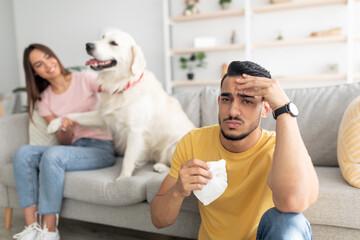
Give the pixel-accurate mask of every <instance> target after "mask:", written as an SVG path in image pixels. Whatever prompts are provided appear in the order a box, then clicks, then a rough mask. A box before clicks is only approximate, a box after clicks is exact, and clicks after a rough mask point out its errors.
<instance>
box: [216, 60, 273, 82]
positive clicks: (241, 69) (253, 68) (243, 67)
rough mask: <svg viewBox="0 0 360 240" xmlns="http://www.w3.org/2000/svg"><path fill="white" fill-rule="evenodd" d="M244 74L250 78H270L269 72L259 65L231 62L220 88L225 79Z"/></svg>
mask: <svg viewBox="0 0 360 240" xmlns="http://www.w3.org/2000/svg"><path fill="white" fill-rule="evenodd" d="M244 73H245V74H247V75H250V76H256V77H266V78H271V74H270V72H269V71H268V70H266V69H265V68H263V67H262V66H260V65H259V64H256V63H254V62H250V61H233V62H231V63H230V65H229V67H228V70H227V73H226V74H225V75H224V77H223V78H222V79H221V84H220V87H222V84H223V82H224V80H225V78H226V77H235V76H241V75H243V74H244Z"/></svg>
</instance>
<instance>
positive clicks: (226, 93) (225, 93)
mask: <svg viewBox="0 0 360 240" xmlns="http://www.w3.org/2000/svg"><path fill="white" fill-rule="evenodd" d="M220 96H222V97H231V96H232V93H229V92H223V93H221V94H220Z"/></svg>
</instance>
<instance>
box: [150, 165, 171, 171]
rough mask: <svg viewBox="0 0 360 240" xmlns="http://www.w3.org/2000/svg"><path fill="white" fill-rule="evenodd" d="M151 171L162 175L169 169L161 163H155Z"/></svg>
mask: <svg viewBox="0 0 360 240" xmlns="http://www.w3.org/2000/svg"><path fill="white" fill-rule="evenodd" d="M153 169H154V171H155V172H158V173H162V172H165V171H169V169H170V168H169V167H168V166H166V165H165V164H163V163H156V164H154V166H153Z"/></svg>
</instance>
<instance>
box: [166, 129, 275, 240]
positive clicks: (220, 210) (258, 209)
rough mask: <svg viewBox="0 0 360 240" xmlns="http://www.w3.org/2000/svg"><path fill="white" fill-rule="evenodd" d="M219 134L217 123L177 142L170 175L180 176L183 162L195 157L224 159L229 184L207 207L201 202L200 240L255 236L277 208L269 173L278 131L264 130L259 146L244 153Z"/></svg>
mask: <svg viewBox="0 0 360 240" xmlns="http://www.w3.org/2000/svg"><path fill="white" fill-rule="evenodd" d="M219 134H220V126H219V125H214V126H209V127H203V128H199V129H195V130H193V131H191V132H189V133H188V134H187V135H185V136H184V137H183V138H182V139H181V141H180V142H179V144H178V145H177V148H176V150H175V153H174V156H173V159H172V163H171V170H170V173H169V174H170V176H172V177H174V178H178V172H179V169H180V167H181V165H182V163H184V162H186V161H187V160H190V159H193V158H198V159H200V160H203V161H205V162H208V161H218V160H220V159H224V160H225V161H226V172H227V177H228V187H227V189H226V190H225V192H224V193H223V194H222V195H221V196H220V197H219V198H218V199H216V200H215V201H213V202H212V203H210V204H209V205H207V206H204V205H203V204H202V203H201V202H200V201H199V209H200V215H201V219H202V223H201V226H200V230H199V239H201V240H204V239H226V240H231V239H255V238H256V231H257V228H258V225H259V222H260V218H261V216H262V215H263V214H264V213H265V211H266V210H268V209H269V208H271V207H274V203H273V200H272V192H271V190H270V188H269V187H268V185H267V176H268V173H269V171H270V169H271V167H272V161H273V155H274V149H275V132H270V131H266V130H262V133H261V137H260V139H259V141H258V142H257V143H256V145H255V146H254V147H252V148H251V149H249V150H247V151H245V152H242V153H231V152H229V151H227V150H226V149H225V148H224V147H223V146H222V145H221V143H220V137H219Z"/></svg>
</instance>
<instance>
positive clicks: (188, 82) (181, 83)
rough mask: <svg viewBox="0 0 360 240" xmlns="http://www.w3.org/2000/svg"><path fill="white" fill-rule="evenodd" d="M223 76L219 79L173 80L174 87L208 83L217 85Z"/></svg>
mask: <svg viewBox="0 0 360 240" xmlns="http://www.w3.org/2000/svg"><path fill="white" fill-rule="evenodd" d="M220 81H221V78H219V79H218V80H182V81H179V80H173V81H172V82H171V83H172V86H173V87H185V86H206V85H215V84H219V86H220Z"/></svg>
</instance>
